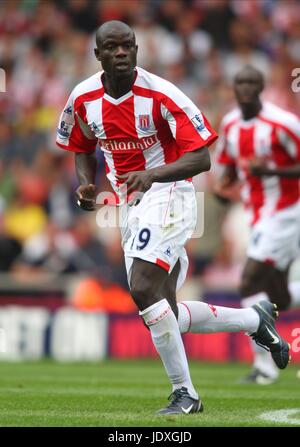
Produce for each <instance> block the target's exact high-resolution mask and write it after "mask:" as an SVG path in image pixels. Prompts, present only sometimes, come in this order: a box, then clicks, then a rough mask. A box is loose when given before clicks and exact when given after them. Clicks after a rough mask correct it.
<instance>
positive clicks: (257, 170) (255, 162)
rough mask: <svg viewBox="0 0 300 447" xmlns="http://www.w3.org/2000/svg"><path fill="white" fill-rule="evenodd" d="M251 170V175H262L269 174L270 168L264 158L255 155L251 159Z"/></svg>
mask: <svg viewBox="0 0 300 447" xmlns="http://www.w3.org/2000/svg"><path fill="white" fill-rule="evenodd" d="M249 172H250V174H251V175H254V176H256V177H261V176H262V175H267V174H269V169H268V167H267V164H266V162H265V160H264V159H262V158H257V157H255V158H253V159H252V160H250V161H249Z"/></svg>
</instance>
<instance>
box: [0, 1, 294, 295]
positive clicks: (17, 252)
mask: <svg viewBox="0 0 300 447" xmlns="http://www.w3.org/2000/svg"><path fill="white" fill-rule="evenodd" d="M111 19H118V20H122V21H125V22H127V23H128V24H130V25H131V26H132V27H133V29H134V31H135V33H136V37H137V43H138V45H139V53H138V64H139V65H140V66H142V67H143V68H145V69H147V70H149V71H152V72H154V73H156V74H157V75H160V76H163V77H165V78H167V79H168V80H170V81H171V82H173V83H175V84H176V85H177V86H178V87H179V88H180V89H181V90H182V91H184V92H185V93H186V94H187V95H188V96H189V97H190V98H191V99H192V100H193V101H194V102H195V103H196V104H197V105H198V106H199V107H200V109H201V110H203V111H204V113H205V114H206V116H207V117H208V118H209V120H210V121H211V123H212V124H213V126H214V127H215V128H217V129H218V126H219V123H220V120H221V118H222V116H223V115H224V113H226V112H227V111H228V110H229V109H230V108H231V107H232V106H233V105H234V97H233V93H232V86H231V82H232V78H233V76H234V74H235V73H236V72H237V71H238V69H239V68H240V67H242V66H243V65H245V64H246V63H250V64H253V65H254V66H256V67H257V68H259V69H261V70H262V71H263V73H264V74H265V76H266V81H267V85H266V89H265V92H264V97H265V98H266V99H269V100H271V101H274V102H275V103H277V104H278V105H279V106H282V107H284V108H286V109H288V110H290V111H293V112H296V113H297V111H299V110H300V95H299V93H298V94H296V93H294V92H293V91H292V89H291V82H292V80H293V78H292V71H293V69H294V68H295V67H297V66H299V63H300V3H299V1H298V0H277V1H276V0H0V68H1V69H3V70H4V71H5V75H6V92H0V271H2V272H10V274H12V275H18V273H20V272H22V273H24V272H25V273H26V274H28V275H30V274H34V275H36V277H37V276H38V275H39V273H41V272H42V273H45V272H51V273H57V274H63V273H76V274H77V273H86V274H87V276H89V277H90V278H89V279H93V280H94V281H95V283H94V285H95V284H96V285H101V287H104V289H105V288H107V287H108V286H117V287H120V290H121V289H122V290H126V289H127V281H126V275H125V268H124V263H123V256H122V251H121V246H120V236H119V232H118V230H117V229H101V228H99V227H98V226H97V223H96V218H95V214H93V213H91V214H90V213H84V212H82V211H81V210H79V209H78V207H76V205H75V204H74V196H73V193H74V190H75V188H76V186H77V181H76V177H75V172H74V161H73V156H72V154H69V153H65V152H64V151H62V150H61V149H58V148H56V147H55V131H56V126H57V121H58V117H59V114H60V112H61V109H62V107H63V106H64V104H65V102H66V99H67V96H68V94H69V93H70V91H71V90H72V89H73V87H74V86H75V85H76V84H77V83H78V82H80V81H81V80H83V79H85V78H86V77H88V76H90V75H92V74H93V73H95V72H96V71H99V69H100V67H99V63H98V62H97V61H96V59H95V57H94V52H93V48H94V46H95V43H94V40H95V30H96V29H97V27H98V26H99V25H100V24H101V23H103V22H105V21H107V20H111ZM212 151H213V149H212ZM97 156H98V162H99V174H98V180H97V182H98V185H99V189H100V190H110V187H109V186H108V183H107V181H106V179H105V173H104V168H103V158H102V154H101V153H100V151H99V150H97ZM195 184H196V187H197V189H198V190H201V191H205V205H204V215H205V227H204V228H205V232H204V236H203V237H202V238H200V239H192V240H191V241H190V243H189V245H188V250H189V253H190V259H191V265H190V271H189V282H188V283H187V287H189V290H187V289H186V290H185V293H187V294H188V295H189V298H193V297H194V298H195V297H197V298H198V296H199V293H200V292H199V290H200V287H201V285H202V286H203V285H204V287H205V286H213V285H214V284H216V283H217V284H222V285H223V286H228V287H236V286H237V284H238V281H239V275H240V271H241V266H242V263H243V259H244V256H245V252H244V249H245V245H246V240H247V231H246V226H243V225H244V224H243V225H242V227H243V228H245V231H244V232H241V222H242V220H243V211H242V210H241V209H240V205H239V204H235V205H234V206H232V207H231V208H230V209H229V211H228V208H226V207H224V206H223V205H221V204H219V203H218V202H217V201H216V199H215V198H214V196H213V193H212V184H213V171H212V173H208V174H205V175H201V176H199V177H197V178H196V179H195ZM244 233H245V234H244ZM237 234H239V237H238V238H237V237H236V235H237ZM195 295H196V296H195ZM185 298H186V299H187V296H186V295H185Z"/></svg>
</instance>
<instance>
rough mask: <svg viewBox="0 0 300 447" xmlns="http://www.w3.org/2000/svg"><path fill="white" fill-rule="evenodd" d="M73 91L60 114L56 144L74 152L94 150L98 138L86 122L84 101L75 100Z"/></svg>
mask: <svg viewBox="0 0 300 447" xmlns="http://www.w3.org/2000/svg"><path fill="white" fill-rule="evenodd" d="M74 96H75V95H74V91H73V92H72V93H71V95H70V97H69V99H68V101H67V103H66V105H65V107H64V110H63V112H62V114H61V116H60V119H59V123H58V128H57V137H56V144H57V146H59V147H60V148H62V149H66V150H68V151H72V152H86V153H89V152H93V151H95V149H96V146H97V138H96V137H95V135H94V134H93V132H92V130H91V129H90V127H89V126H88V124H87V122H86V111H85V107H84V104H83V103H80V102H78V101H77V103H76V100H74Z"/></svg>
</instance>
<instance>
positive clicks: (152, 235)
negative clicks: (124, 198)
mask: <svg viewBox="0 0 300 447" xmlns="http://www.w3.org/2000/svg"><path fill="white" fill-rule="evenodd" d="M123 207H124V208H125V207H126V209H127V216H126V212H122V217H121V233H122V247H123V250H124V254H125V263H126V270H127V278H128V283H129V284H130V276H131V267H132V263H133V258H139V259H144V260H145V261H149V262H152V263H154V264H158V265H159V266H161V267H162V268H164V269H165V270H166V271H167V272H168V273H169V274H170V273H171V272H172V270H173V268H174V266H175V264H176V262H177V261H178V259H179V260H180V272H179V277H178V280H177V289H179V288H180V287H181V286H182V284H183V283H184V280H185V277H186V273H187V269H188V258H187V254H186V251H185V248H184V245H185V243H186V241H187V240H188V239H189V238H190V237H191V236H192V234H193V232H194V229H195V226H196V221H197V203H196V197H195V190H194V186H193V184H192V183H191V182H188V181H185V180H182V181H179V182H172V183H154V184H153V185H152V187H151V188H150V189H149V190H148V191H147V192H146V193H145V194H144V196H143V198H142V200H141V202H140V203H139V204H138V205H137V206H132V207H129V206H127V205H123Z"/></svg>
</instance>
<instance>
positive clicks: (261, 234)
mask: <svg viewBox="0 0 300 447" xmlns="http://www.w3.org/2000/svg"><path fill="white" fill-rule="evenodd" d="M299 246H300V202H299V203H297V204H295V205H292V206H290V207H288V208H285V209H283V210H281V211H278V212H276V214H274V215H273V216H270V217H264V218H262V219H260V220H259V221H258V222H257V223H256V224H255V225H254V226H253V228H252V229H251V235H250V244H249V246H248V250H247V256H248V257H249V258H252V259H255V260H257V261H261V262H267V263H270V264H272V265H274V267H275V268H277V269H279V270H286V269H287V267H288V266H289V264H290V263H291V262H292V261H293V260H294V259H295V258H296V257H297V256H299Z"/></svg>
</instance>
